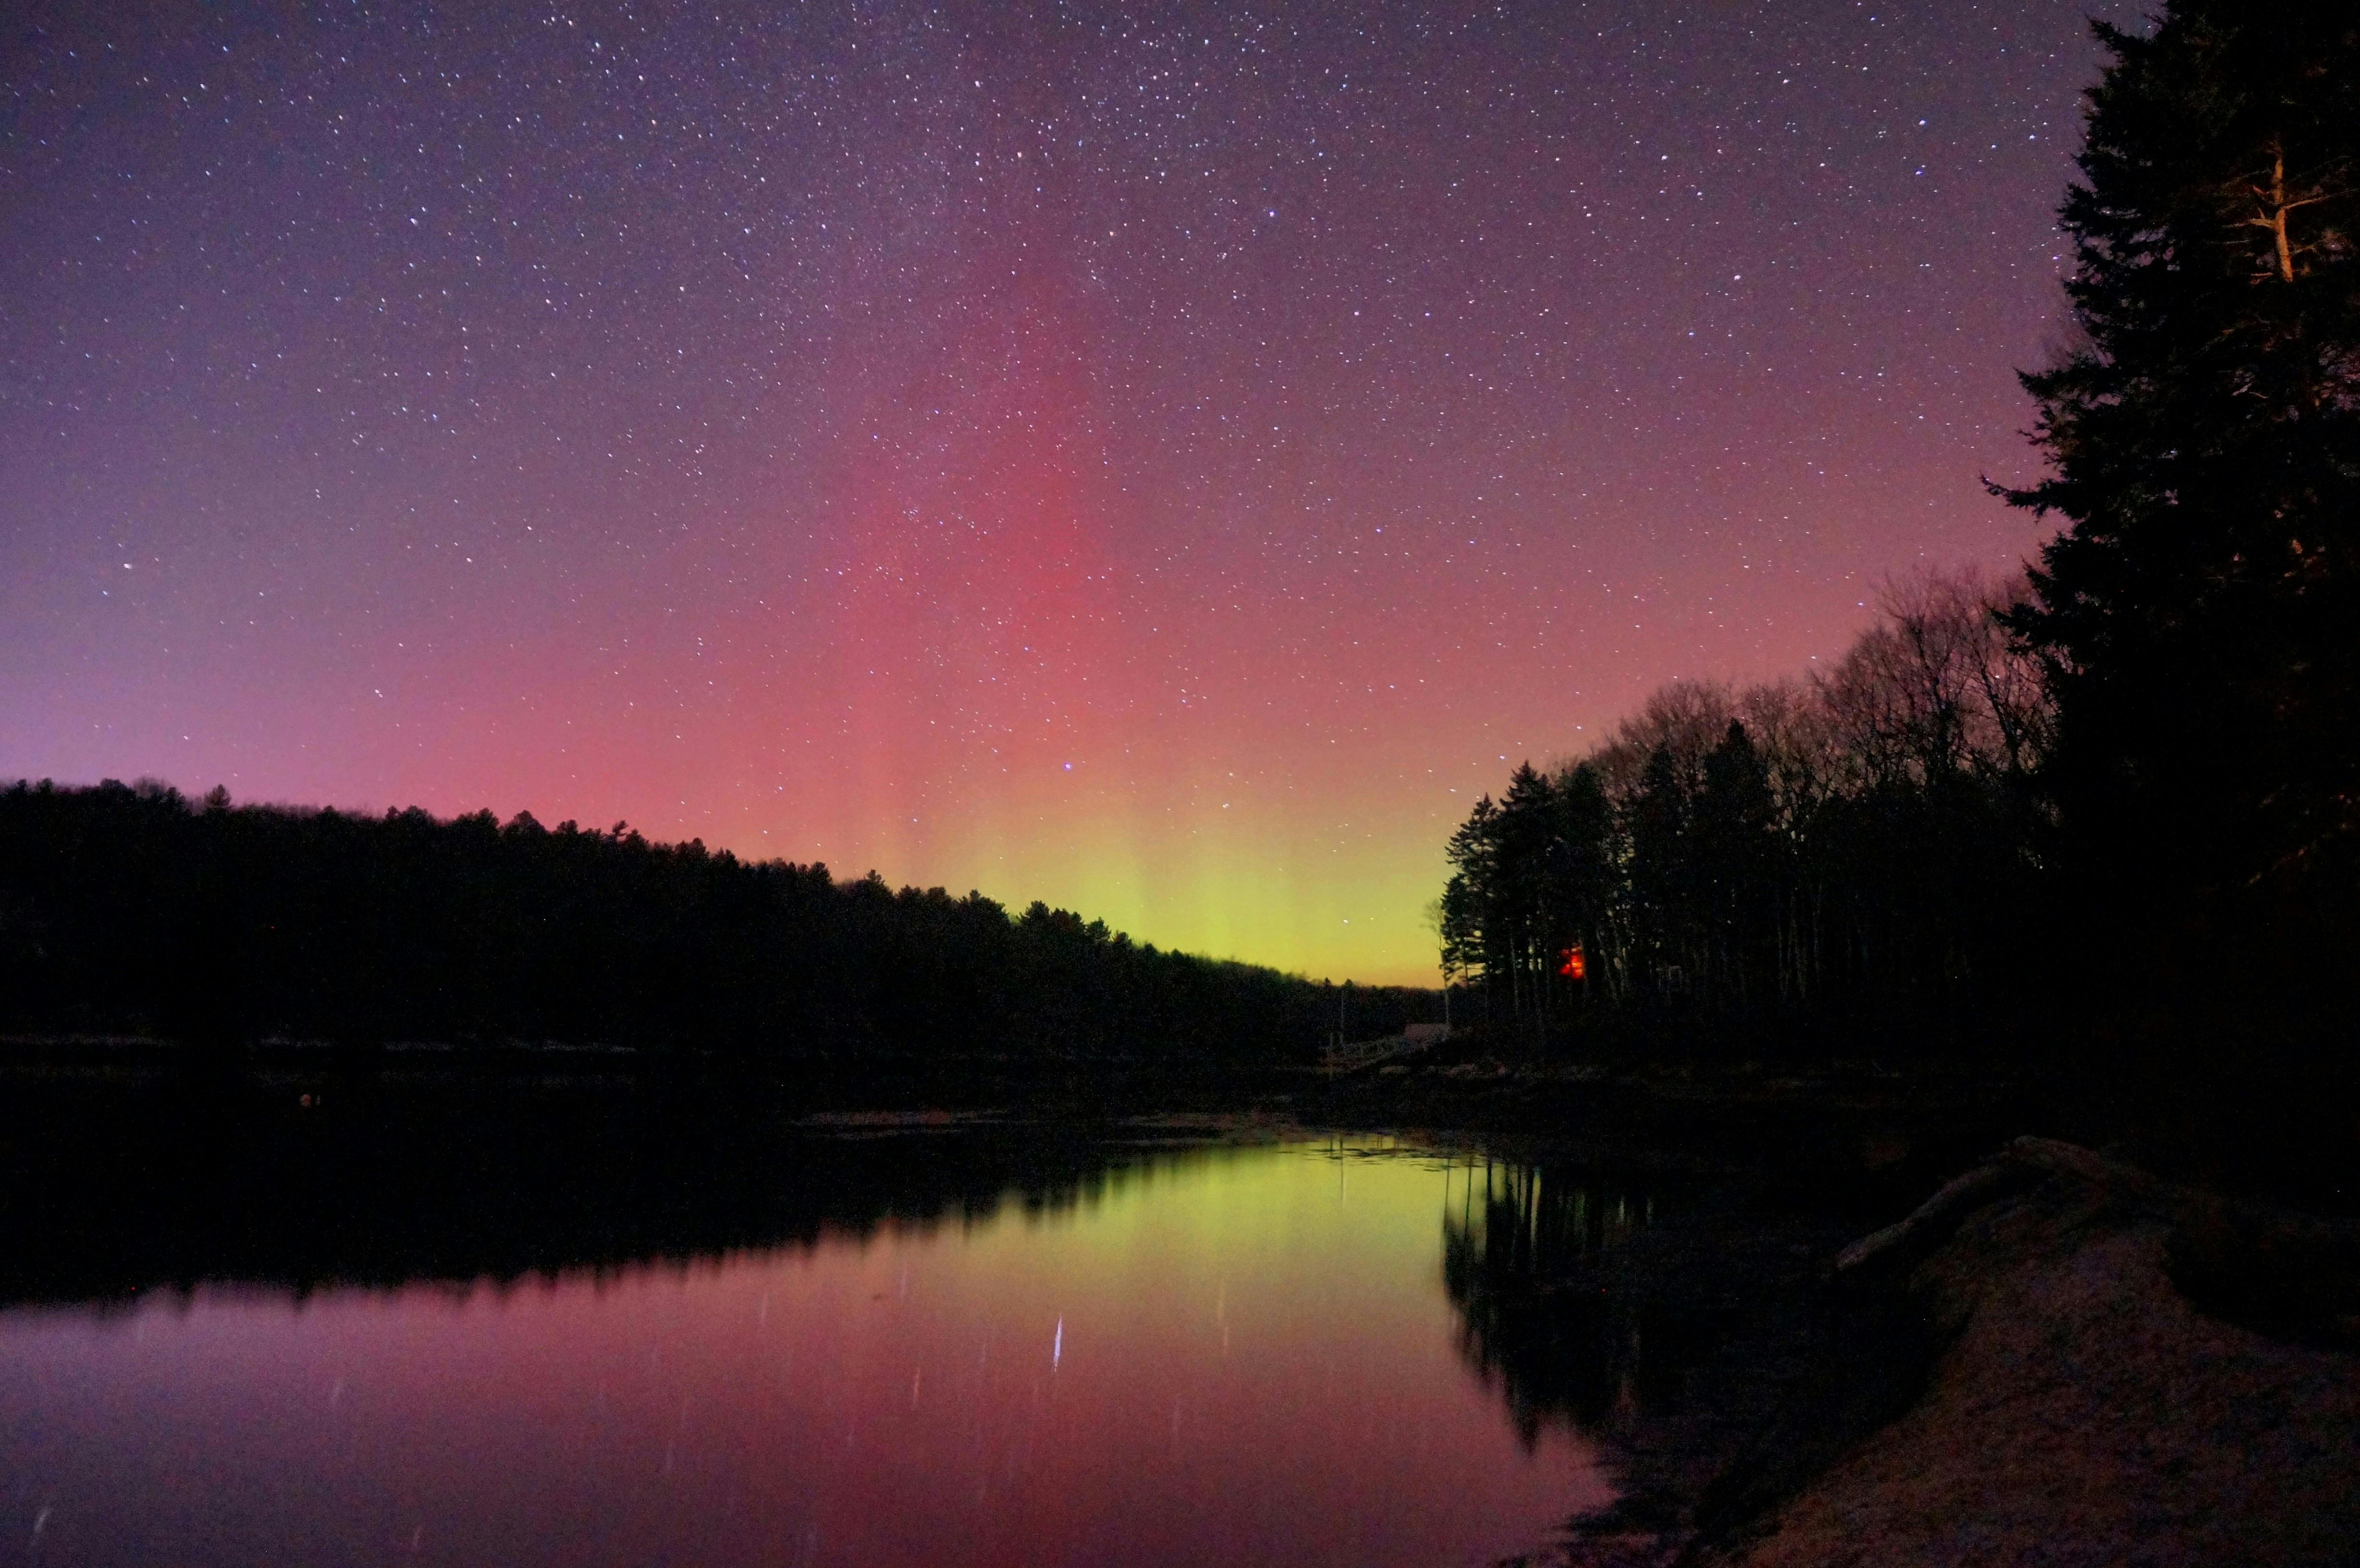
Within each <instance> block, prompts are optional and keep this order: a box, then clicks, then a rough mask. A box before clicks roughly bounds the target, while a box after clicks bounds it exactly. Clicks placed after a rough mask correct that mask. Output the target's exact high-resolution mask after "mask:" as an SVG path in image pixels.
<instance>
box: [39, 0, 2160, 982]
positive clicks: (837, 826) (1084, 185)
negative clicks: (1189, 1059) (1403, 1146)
mask: <svg viewBox="0 0 2360 1568" xmlns="http://www.w3.org/2000/svg"><path fill="white" fill-rule="evenodd" d="M2092 15H2096V16H2103V17H2104V18H2106V19H2108V20H2111V21H2114V22H2115V23H2116V24H2118V25H2122V26H2125V27H2135V26H2136V25H2137V24H2138V20H2139V16H2138V12H2137V10H2136V7H2135V6H2133V5H2122V4H2109V3H2105V0H2073V3H2057V0H1983V3H1980V4H1969V3H1966V0H1941V3H1939V4H1937V3H1933V0H1921V3H1918V4H1915V5H1884V4H1858V3H1854V0H1781V3H1778V4H1770V3H1766V0H1755V3H1750V4H1749V3H1747V0H1715V3H1712V4H1690V5H1678V4H1664V3H1660V0H1601V3H1597V4H1579V3H1571V0H1557V3H1554V4H1537V5H1513V4H1512V5H1415V6H1413V5H1355V4H1325V5H1311V4H1301V5H1296V4H1282V3H1277V0H1272V3H1268V4H1230V5H1159V6H1147V7H1138V8H1124V7H1120V6H1116V5H1105V6H1094V5H1081V4H1074V5H998V4H974V5H898V4H858V3H855V4H847V3H845V0H829V3H827V4H823V5H792V4H770V3H763V4H753V3H742V0H705V3H704V4H701V5H676V6H631V5H600V6H580V7H563V8H550V7H542V8H530V7H524V6H517V7H487V6H473V5H464V6H463V5H432V4H377V3H373V0H372V3H366V4H347V3H344V0H334V3H319V4H311V5H295V4H266V3H257V4H252V5H235V6H221V5H195V4H187V3H175V0H158V3H156V4H153V5H137V6H125V5H98V4H87V5H56V4H47V5H45V4H41V3H39V0H35V3H33V4H29V5H26V4H19V5H11V6H9V7H8V8H7V9H6V10H5V12H0V233H5V234H6V236H7V242H6V243H5V245H0V778H14V777H18V776H23V777H30V778H37V779H38V778H42V777H53V778H56V779H59V780H60V781H75V782H89V781H94V780H96V779H100V778H102V777H115V778H121V779H136V778H138V777H141V776H154V777H158V778H162V779H169V780H170V781H171V782H173V783H175V784H178V785H180V787H182V788H183V789H188V790H190V791H191V793H195V792H199V791H202V790H203V789H209V788H211V787H212V786H213V785H214V784H216V783H218V784H223V785H226V786H227V787H228V789H230V791H231V793H232V794H233V795H234V796H235V797H236V798H238V799H241V800H255V799H259V800H290V801H305V802H315V803H333V804H337V805H343V806H356V807H371V808H377V809H382V808H384V807H387V806H390V805H399V804H409V803H411V802H416V803H419V804H422V805H424V806H427V807H428V808H430V809H432V810H434V811H438V812H446V813H447V812H453V811H472V810H475V809H477V808H482V807H488V808H490V809H491V810H493V811H495V812H497V814H499V815H500V816H501V817H503V818H505V817H507V816H508V815H511V814H512V813H514V812H516V811H519V810H530V811H531V812H532V813H533V814H534V815H535V816H537V817H539V818H540V819H541V821H542V822H549V823H554V822H558V821H560V820H563V819H567V818H573V819H576V820H579V821H580V822H583V823H584V824H585V825H600V826H606V825H611V824H613V823H614V822H617V821H622V820H628V822H630V823H631V824H632V825H633V826H635V827H637V828H639V829H640V830H641V831H643V832H645V833H648V834H649V835H650V836H651V837H662V838H685V837H689V836H692V835H694V836H698V837H701V838H703V839H704V841H705V843H706V844H708V845H712V846H716V847H727V848H730V849H734V850H736V851H737V852H739V853H740V854H744V855H753V856H759V857H768V856H783V857H786V858H790V859H793V860H797V861H809V860H814V859H817V860H824V861H825V862H826V863H827V864H828V865H829V866H831V867H832V868H834V869H835V870H836V872H837V874H838V875H839V876H850V875H858V874H860V873H862V872H865V871H867V870H868V869H869V868H870V867H872V866H873V867H875V868H876V869H878V870H879V871H880V872H881V873H882V874H883V875H884V876H885V877H887V878H888V879H889V880H890V881H893V882H895V883H897V884H900V883H914V884H917V885H920V886H929V885H936V884H940V885H944V886H946V887H949V888H950V889H951V890H952V891H953V892H963V891H965V890H967V888H969V887H978V888H980V889H982V890H983V891H984V892H986V893H988V894H990V895H992V896H993V897H996V898H1002V899H1006V900H1010V901H1011V902H1013V903H1016V904H1018V905H1021V904H1022V903H1024V902H1027V901H1029V900H1031V899H1032V898H1045V899H1047V900H1048V901H1050V902H1051V903H1053V904H1062V905H1065V906H1067V907H1070V908H1074V909H1079V910H1081V911H1083V912H1085V913H1087V914H1091V915H1098V916H1103V917H1105V918H1106V919H1107V920H1109V923H1111V924H1114V925H1116V926H1119V927H1121V928H1123V929H1127V930H1129V931H1131V932H1133V933H1134V934H1135V935H1137V936H1139V937H1141V938H1142V939H1144V940H1149V941H1153V942H1158V943H1160V944H1166V945H1176V946H1182V947H1185V948H1189V949H1193V950H1196V951H1201V952H1207V953H1217V954H1225V955H1234V956H1238V957H1242V958H1247V959H1251V960H1254V961H1257V962H1262V963H1268V964H1277V965H1280V966H1282V967H1285V968H1289V969H1295V970H1300V971H1303V972H1306V973H1308V974H1310V975H1315V976H1321V975H1332V976H1334V977H1336V978H1338V979H1341V978H1345V977H1348V976H1349V977H1351V978H1356V979H1360V980H1362V981H1420V982H1427V983H1430V982H1431V981H1432V979H1433V976H1434V960H1433V939H1432V936H1431V934H1430V932H1429V931H1428V930H1427V929H1426V926H1425V924H1424V916H1423V910H1424V907H1425V905H1426V902H1427V900H1429V899H1430V898H1433V897H1434V895H1435V894H1436V893H1437V891H1438V890H1439V887H1440V883H1441V879H1442V876H1443V862H1442V842H1443V839H1444V837H1445V836H1446V835H1447V833H1448V831H1449V829H1450V828H1451V827H1452V826H1453V825H1454V824H1455V823H1456V822H1458V821H1459V820H1460V819H1461V818H1462V817H1463V816H1464V815H1465V813H1466V811H1467V809H1468V807H1469V806H1470V804H1471V803H1472V802H1473V800H1474V799H1475V797H1476V796H1477V795H1478V794H1479V793H1480V792H1482V791H1484V790H1487V789H1497V788H1498V787H1499V785H1500V783H1501V781H1502V779H1503V778H1504V776H1505V774H1506V772H1507V771H1508V769H1509V768H1510V767H1512V766H1513V764H1514V763H1515V762H1517V761H1520V760H1522V759H1524V758H1525V757H1532V758H1534V759H1535V760H1536V761H1546V760H1548V759H1550V758H1553V757H1562V756H1564V755H1566V754H1568V752H1571V751H1573V750H1575V749H1577V748H1579V747H1580V746H1583V745H1585V744H1586V743H1587V741H1588V740H1589V739H1590V737H1592V736H1594V735H1597V734H1598V733H1599V732H1600V731H1601V729H1602V728H1603V727H1606V726H1610V725H1611V724H1612V723H1613V722H1614V721H1615V720H1616V719H1617V718H1618V717H1619V716H1621V715H1622V713H1626V712H1628V711H1629V710H1630V709H1631V708H1632V707H1633V706H1634V705H1635V704H1636V703H1637V702H1638V701H1639V700H1640V699H1641V698H1642V697H1643V696H1644V694H1645V693H1646V692H1647V691H1649V690H1651V689H1652V688H1654V687H1655V686H1656V685H1658V684H1660V683H1662V682H1664V681H1668V680H1671V679H1674V678H1676V677H1677V678H1691V677H1710V678H1726V679H1736V680H1751V679H1757V678H1762V677H1767V676H1772V675H1776V674H1782V673H1789V672H1795V671H1799V670H1806V669H1808V665H1809V663H1810V661H1811V660H1812V659H1824V658H1827V657H1830V656H1831V655H1832V654H1834V653H1836V652H1838V651H1840V650H1841V648H1842V647H1843V646H1844V645H1845V643H1846V642H1847V641H1848V640H1849V639H1850V638H1851V637H1852V635H1853V634H1854V633H1855V632H1856V631H1857V630H1858V629H1859V628H1860V626H1862V625H1863V623H1864V621H1865V619H1866V617H1867V615H1868V614H1869V611H1868V609H1867V608H1866V607H1865V605H1866V604H1867V602H1869V601H1871V600H1872V599H1873V597H1874V591H1875V589H1876V587H1877V585H1878V584H1879V583H1881V582H1883V581H1884V580H1885V578H1886V577H1888V576H1889V575H1892V574H1894V573H1896V572H1907V571H1910V570H1913V569H1916V568H1918V567H1921V566H1924V565H1928V564H1931V565H1949V564H1959V563H1967V562H1973V563H1979V564H1983V565H1987V566H2005V565H2007V564H2009V563H2011V562H2013V561H2016V560H2018V559H2021V558H2022V557H2023V556H2024V555H2026V554H2027V552H2028V551H2029V550H2031V548H2032V547H2033V546H2034V545H2035V544H2036V543H2037V541H2038V524H2036V523H2035V522H2034V521H2033V520H2032V519H2030V518H2028V517H2025V516H2023V515H2020V514H2015V513H2011V512H2009V511H2007V510H2006V509H2005V507H2003V506H2000V505H1999V504H1998V503H1997V502H1995V501H1994V500H1992V499H1991V498H1990V497H1989V496H1987V495H1985V494H1984V492H1983V489H1982V487H1981V485H1980V484H1979V483H1978V480H1979V477H1980V476H1982V475H1989V476H1991V477H1994V478H1997V479H2003V480H2020V479H2022V478H2024V477H2026V476H2027V474H2029V473H2030V472H2031V471H2032V470H2031V464H2032V461H2033V460H2032V456H2031V453H2030V452H2029V451H2028V449H2027V446H2026V444H2025V442H2024V439H2023V436H2022V434H2021V431H2022V430H2023V429H2024V427H2026V426H2027V425H2028V424H2029V422H2030V417H2031V415H2030V408H2029V406H2028V404H2027V400H2026V399H2025V397H2023V395H2022V393H2021V392H2020V390H2019V389H2018V388H2017V387H2016V384H2015V381H2014V377H2013V370H2014V368H2015V367H2016V366H2017V365H2025V364H2028V363H2032V362H2033V361H2035V360H2037V359H2038V358H2039V357H2040V356H2041V354H2043V352H2044V349H2045V347H2046V346H2047V345H2049V344H2051V343H2054V342H2055V341H2056V339H2057V338H2058V336H2059V335H2060V331H2061V324H2062V321H2063V315H2062V309H2061V303H2060V294H2059V291H2058V289H2057V278H2058V277H2059V275H2060V269H2061V266H2062V261H2061V257H2062V246H2061V245H2060V238H2059V235H2058V234H2057V233H2056V230H2055V227H2054V223H2053V210H2054V207H2055V205H2056V202H2057V200H2058V197H2059V195H2060V192H2061V191H2062V189H2063V186H2064V184H2065V182H2066V180H2068V178H2069V177H2070V172H2071V171H2070V158H2071V155H2072V153H2073V151H2074V150H2075V148H2076V147H2077V145H2078V141H2079V134H2080V117H2079V114H2080V110H2079V99H2078V95H2079V93H2080V91H2081V88H2082V87H2083V86H2084V85H2086V84H2087V83H2088V82H2090V81H2091V80H2092V79H2093V77H2094V75H2095V72H2096V69H2097V63H2098V50H2097V48H2096V46H2095V44H2094V43H2093V42H2092V40H2091V38H2089V35H2088V31H2087V21H2086V19H2087V17H2088V16H2092Z"/></svg>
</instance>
